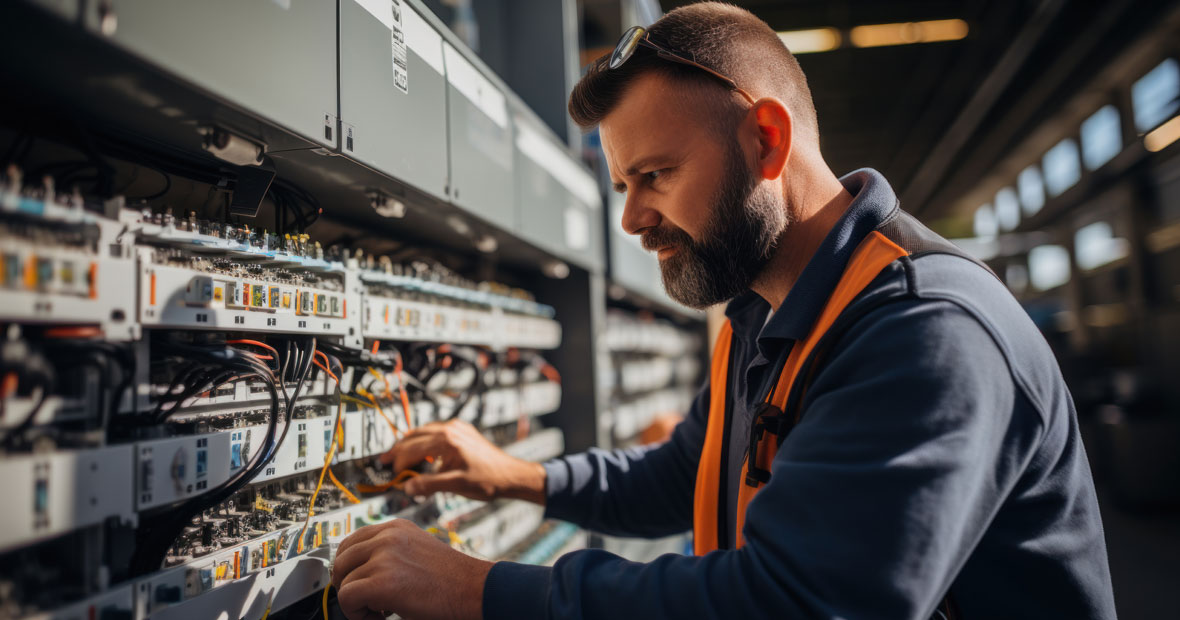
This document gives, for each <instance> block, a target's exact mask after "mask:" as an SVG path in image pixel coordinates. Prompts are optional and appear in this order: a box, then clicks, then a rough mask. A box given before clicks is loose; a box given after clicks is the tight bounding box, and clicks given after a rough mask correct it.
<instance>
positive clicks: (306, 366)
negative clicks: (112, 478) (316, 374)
mask: <svg viewBox="0 0 1180 620" xmlns="http://www.w3.org/2000/svg"><path fill="white" fill-rule="evenodd" d="M259 344H261V343H259ZM264 346H265V345H264ZM315 346H316V341H315V339H314V338H311V339H309V340H308V341H307V342H306V343H305V344H304V346H303V347H302V348H301V347H299V346H293V347H288V351H292V350H297V351H299V354H298V357H297V359H296V360H294V361H292V359H291V355H290V354H289V355H287V356H286V357H285V358H284V359H283V360H282V361H281V362H280V360H277V359H276V360H270V361H273V362H275V363H276V365H277V366H278V372H277V374H276V371H275V369H272V368H271V367H270V366H268V365H266V364H264V363H263V361H264V360H263V359H259V358H260V356H259V355H257V354H253V353H249V352H246V351H242V350H239V349H235V348H233V347H229V346H227V347H205V346H197V345H186V344H179V343H167V342H165V343H160V347H161V349H162V351H163V352H164V354H165V355H167V356H175V357H180V358H183V359H186V360H190V363H189V364H188V365H187V366H186V367H185V369H184V370H182V371H181V372H179V373H177V377H176V378H175V379H174V380H173V382H172V385H171V386H169V389H168V390H167V391H166V392H165V393H164V395H163V397H162V398H161V399H160V403H159V404H158V405H157V407H156V410H155V411H153V412H152V415H151V417H152V419H153V420H154V421H156V422H165V421H167V419H168V417H169V416H171V415H172V414H173V413H175V412H176V411H177V410H178V409H179V408H180V407H182V406H183V403H184V402H185V401H187V400H188V399H190V398H192V397H193V396H196V395H198V394H201V393H203V392H206V391H208V390H210V389H214V388H215V387H216V386H218V385H223V384H225V383H227V382H229V381H235V380H239V379H242V378H246V377H249V378H253V379H257V380H260V381H262V383H263V384H264V385H265V386H266V389H267V392H268V393H269V395H270V401H271V408H270V411H271V415H270V418H269V420H268V422H267V427H266V434H265V437H264V438H263V447H262V449H261V450H259V451H258V453H257V454H256V455H255V457H254V458H253V459H251V461H250V462H249V463H248V464H247V465H246V466H245V467H243V468H242V469H241V470H240V471H238V472H237V473H236V474H234V475H232V476H230V478H229V479H228V480H226V481H225V482H224V483H223V484H221V485H220V486H218V487H216V488H214V489H210V490H209V491H207V492H205V493H203V494H201V495H198V496H197V497H194V498H192V499H189V500H186V501H185V502H183V503H182V504H180V505H179V506H177V507H175V508H173V509H171V510H169V511H167V512H165V513H161V514H158V515H156V516H155V517H153V518H151V519H150V523H149V527H144V528H142V530H141V531H146V532H149V535H148V536H147V537H145V538H144V539H143V540H141V541H140V543H139V544H138V545H137V546H136V549H135V552H134V555H133V557H132V564H131V570H132V574H133V575H142V574H146V573H149V572H151V571H154V570H156V569H158V568H159V567H160V564H161V563H162V562H163V558H164V556H165V555H166V554H167V551H168V548H169V547H170V546H171V545H172V543H173V541H175V540H176V538H177V537H178V536H179V535H180V534H181V532H182V531H183V530H184V528H185V526H186V525H188V524H189V523H190V522H191V521H192V519H193V517H195V516H197V515H199V514H201V513H203V512H204V511H206V510H208V509H210V508H213V507H214V506H217V505H218V504H220V503H222V502H224V501H225V500H226V499H228V498H229V497H230V496H232V495H233V494H234V493H236V492H237V491H238V490H239V489H241V488H242V487H243V486H244V485H245V484H246V483H248V482H249V481H250V480H252V479H253V478H254V477H255V476H257V475H258V474H259V472H261V471H262V470H263V468H265V466H266V464H267V463H269V462H270V460H271V459H272V458H273V457H274V455H275V452H276V451H277V450H278V447H279V446H280V445H281V444H282V442H283V440H284V439H285V438H286V435H287V432H288V430H290V428H291V418H292V416H293V414H294V408H295V402H296V400H297V399H298V398H299V394H300V393H301V391H302V388H303V385H304V381H305V380H306V379H307V376H308V375H309V374H310V371H311V365H312V361H313V353H314V351H315ZM271 350H272V351H274V353H275V355H277V350H274V349H271ZM292 368H294V370H293V372H294V376H295V378H296V381H297V383H296V386H295V390H294V392H292V393H288V392H287V390H286V385H285V383H281V382H280V379H279V377H280V376H282V375H284V374H285V373H286V372H288V371H292ZM178 385H185V386H188V387H186V388H184V389H183V390H181V391H180V392H178V393H177V392H175V390H176V386H178ZM280 385H281V386H282V388H281V389H280ZM280 394H282V398H281V399H280ZM167 403H171V406H170V407H165V405H166V404H167ZM283 403H285V404H283ZM280 421H282V422H283V428H282V433H281V435H280V434H279V430H278V427H279V423H280Z"/></svg>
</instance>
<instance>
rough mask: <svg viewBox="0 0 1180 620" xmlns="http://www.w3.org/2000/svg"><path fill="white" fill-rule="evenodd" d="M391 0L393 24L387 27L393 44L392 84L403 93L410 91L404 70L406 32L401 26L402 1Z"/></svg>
mask: <svg viewBox="0 0 1180 620" xmlns="http://www.w3.org/2000/svg"><path fill="white" fill-rule="evenodd" d="M392 1H393V25H392V27H391V28H390V29H389V37H390V42H391V43H392V44H393V85H394V86H396V87H398V89H399V90H401V91H402V92H403V93H409V92H410V81H409V75H408V73H407V71H406V67H407V63H406V33H405V29H404V28H403V27H402V9H403V7H402V2H401V0H392Z"/></svg>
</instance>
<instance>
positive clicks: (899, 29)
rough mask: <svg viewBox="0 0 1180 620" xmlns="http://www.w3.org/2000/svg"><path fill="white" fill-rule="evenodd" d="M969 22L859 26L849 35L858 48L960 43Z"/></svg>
mask: <svg viewBox="0 0 1180 620" xmlns="http://www.w3.org/2000/svg"><path fill="white" fill-rule="evenodd" d="M967 30H968V28H967V22H965V21H963V20H961V19H936V20H930V21H923V22H903V23H897V24H873V25H868V26H857V27H855V28H853V29H852V31H851V32H850V33H849V38H850V39H851V40H852V44H853V45H855V46H856V47H883V46H886V45H910V44H912V43H934V42H937V41H958V40H959V39H962V38H964V37H966V36H967Z"/></svg>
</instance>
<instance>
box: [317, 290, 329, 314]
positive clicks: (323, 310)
mask: <svg viewBox="0 0 1180 620" xmlns="http://www.w3.org/2000/svg"><path fill="white" fill-rule="evenodd" d="M315 313H316V314H318V315H324V314H327V313H328V296H327V295H323V294H319V295H316V296H315Z"/></svg>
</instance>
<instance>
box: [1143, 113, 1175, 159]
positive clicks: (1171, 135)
mask: <svg viewBox="0 0 1180 620" xmlns="http://www.w3.org/2000/svg"><path fill="white" fill-rule="evenodd" d="M1177 138H1180V116H1173V117H1172V120H1170V121H1168V122H1166V123H1164V124H1163V125H1160V126H1159V127H1156V128H1155V129H1153V130H1151V133H1149V134H1147V135H1146V136H1143V146H1145V147H1147V150H1149V151H1151V152H1152V153H1156V152H1159V151H1162V150H1164V147H1166V146H1168V145H1169V144H1171V143H1173V142H1175V141H1176V139H1177Z"/></svg>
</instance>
